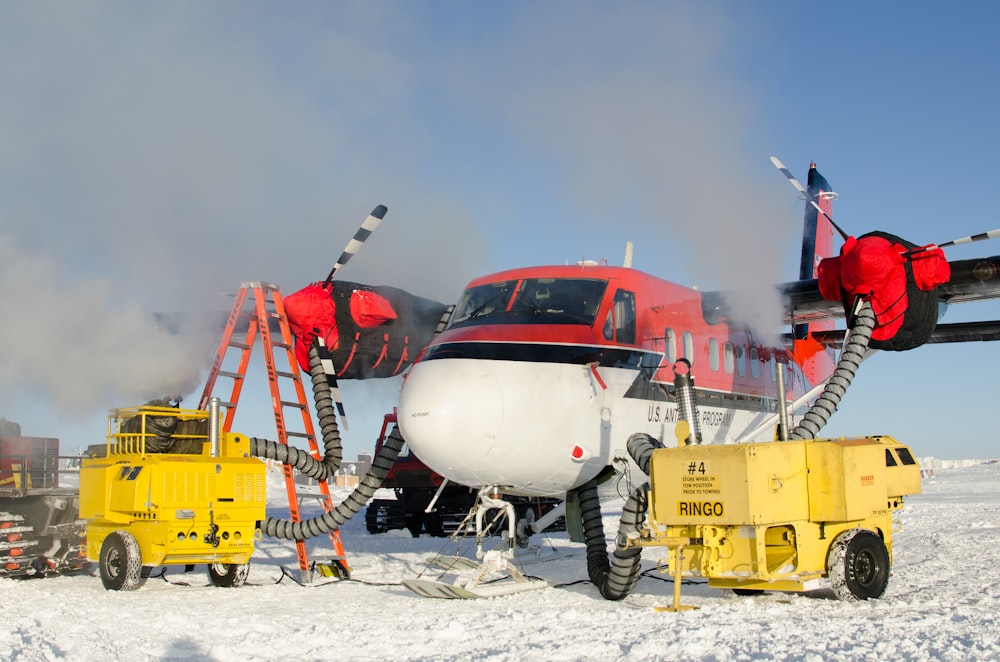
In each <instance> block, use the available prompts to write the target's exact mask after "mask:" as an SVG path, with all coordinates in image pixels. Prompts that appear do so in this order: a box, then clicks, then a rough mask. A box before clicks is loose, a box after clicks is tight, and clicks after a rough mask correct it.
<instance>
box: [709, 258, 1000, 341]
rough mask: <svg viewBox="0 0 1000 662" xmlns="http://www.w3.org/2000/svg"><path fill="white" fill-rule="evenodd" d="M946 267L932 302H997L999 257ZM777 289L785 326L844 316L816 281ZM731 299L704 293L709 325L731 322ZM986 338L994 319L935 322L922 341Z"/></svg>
mask: <svg viewBox="0 0 1000 662" xmlns="http://www.w3.org/2000/svg"><path fill="white" fill-rule="evenodd" d="M948 265H949V267H950V272H951V274H950V278H949V279H948V280H947V281H946V282H944V283H942V284H940V285H938V286H936V288H935V289H934V293H935V296H936V298H937V301H938V303H940V304H944V305H951V304H956V303H968V302H973V301H985V300H989V299H997V298H1000V255H995V256H992V257H984V258H976V259H968V260H955V261H952V262H949V263H948ZM777 289H778V292H779V294H780V296H781V299H782V302H783V305H784V320H783V322H784V323H785V324H787V325H789V326H795V325H798V324H808V323H812V322H819V321H825V320H839V319H843V318H844V305H843V303H842V301H839V300H830V299H826V298H824V297H823V295H822V293H821V292H820V284H819V280H818V279H816V278H811V279H805V280H797V281H790V282H786V283H781V284H779V285H778V286H777ZM731 296H732V295H731V294H730V293H727V292H724V291H714V292H704V293H703V295H702V310H703V313H704V315H705V320H706V321H707V322H709V323H710V324H715V323H719V322H722V321H724V320H730V321H732V320H733V318H732V316H731V313H732V309H731V305H730V300H731ZM813 337H814V338H815V339H816V340H818V341H820V342H821V343H823V344H826V345H829V346H838V345H839V344H840V342H842V340H843V331H839V330H832V331H821V332H817V333H815V334H813ZM992 340H1000V321H983V322H966V323H952V324H937V325H936V326H935V328H934V331H933V332H932V333H931V335H930V337H929V338H928V339H927V341H926V342H928V343H954V342H976V341H992Z"/></svg>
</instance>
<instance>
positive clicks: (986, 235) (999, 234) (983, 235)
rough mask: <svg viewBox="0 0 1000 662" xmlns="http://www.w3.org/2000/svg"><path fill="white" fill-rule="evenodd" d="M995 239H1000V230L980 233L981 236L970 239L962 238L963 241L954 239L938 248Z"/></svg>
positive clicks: (973, 236) (970, 237)
mask: <svg viewBox="0 0 1000 662" xmlns="http://www.w3.org/2000/svg"><path fill="white" fill-rule="evenodd" d="M994 237H1000V228H997V229H996V230H990V231H989V232H980V233H979V234H974V235H971V236H968V237H962V238H961V239H952V240H951V241H947V242H945V243H943V244H940V245H939V246H938V248H947V247H948V246H958V245H959V244H971V243H972V242H974V241H983V240H984V239H993V238H994Z"/></svg>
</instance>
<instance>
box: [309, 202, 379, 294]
mask: <svg viewBox="0 0 1000 662" xmlns="http://www.w3.org/2000/svg"><path fill="white" fill-rule="evenodd" d="M387 211H389V209H388V208H387V207H386V206H385V205H379V206H377V207H375V209H373V210H372V213H370V214H368V218H366V219H365V221H364V223H362V224H361V227H360V228H358V231H357V232H355V233H354V238H353V239H351V240H350V241H349V242H348V243H347V246H346V247H345V248H344V252H343V253H341V254H340V259H338V260H337V264H335V265H333V269H331V270H330V275H329V276H327V277H326V282H325V283H324V286H326V285H329V284H330V281H331V280H333V277H334V276H335V275H336V273H337V272H338V271H339V270H340V268H341V267H342V266H344V265H345V264H347V262H348V260H350V259H351V258H352V257H354V254H355V253H357V252H358V250H359V249H360V248H361V246H362V244H364V243H365V241H366V240H367V239H368V237H370V236H371V234H372V232H374V231H375V228H377V227H378V224H379V223H381V222H382V219H383V218H385V213H386V212H387Z"/></svg>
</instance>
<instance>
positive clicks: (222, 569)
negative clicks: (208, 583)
mask: <svg viewBox="0 0 1000 662" xmlns="http://www.w3.org/2000/svg"><path fill="white" fill-rule="evenodd" d="M249 574H250V564H249V563H243V564H237V563H209V564H208V578H209V579H210V580H212V584H214V585H215V586H221V587H223V588H238V587H240V586H243V585H244V584H245V583H246V581H247V575H249Z"/></svg>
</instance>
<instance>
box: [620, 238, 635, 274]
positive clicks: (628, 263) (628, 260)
mask: <svg viewBox="0 0 1000 662" xmlns="http://www.w3.org/2000/svg"><path fill="white" fill-rule="evenodd" d="M634 250H635V244H633V243H632V242H631V241H626V242H625V260H624V261H623V262H622V266H623V267H625V268H626V269H631V268H632V253H633V251H634Z"/></svg>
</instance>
